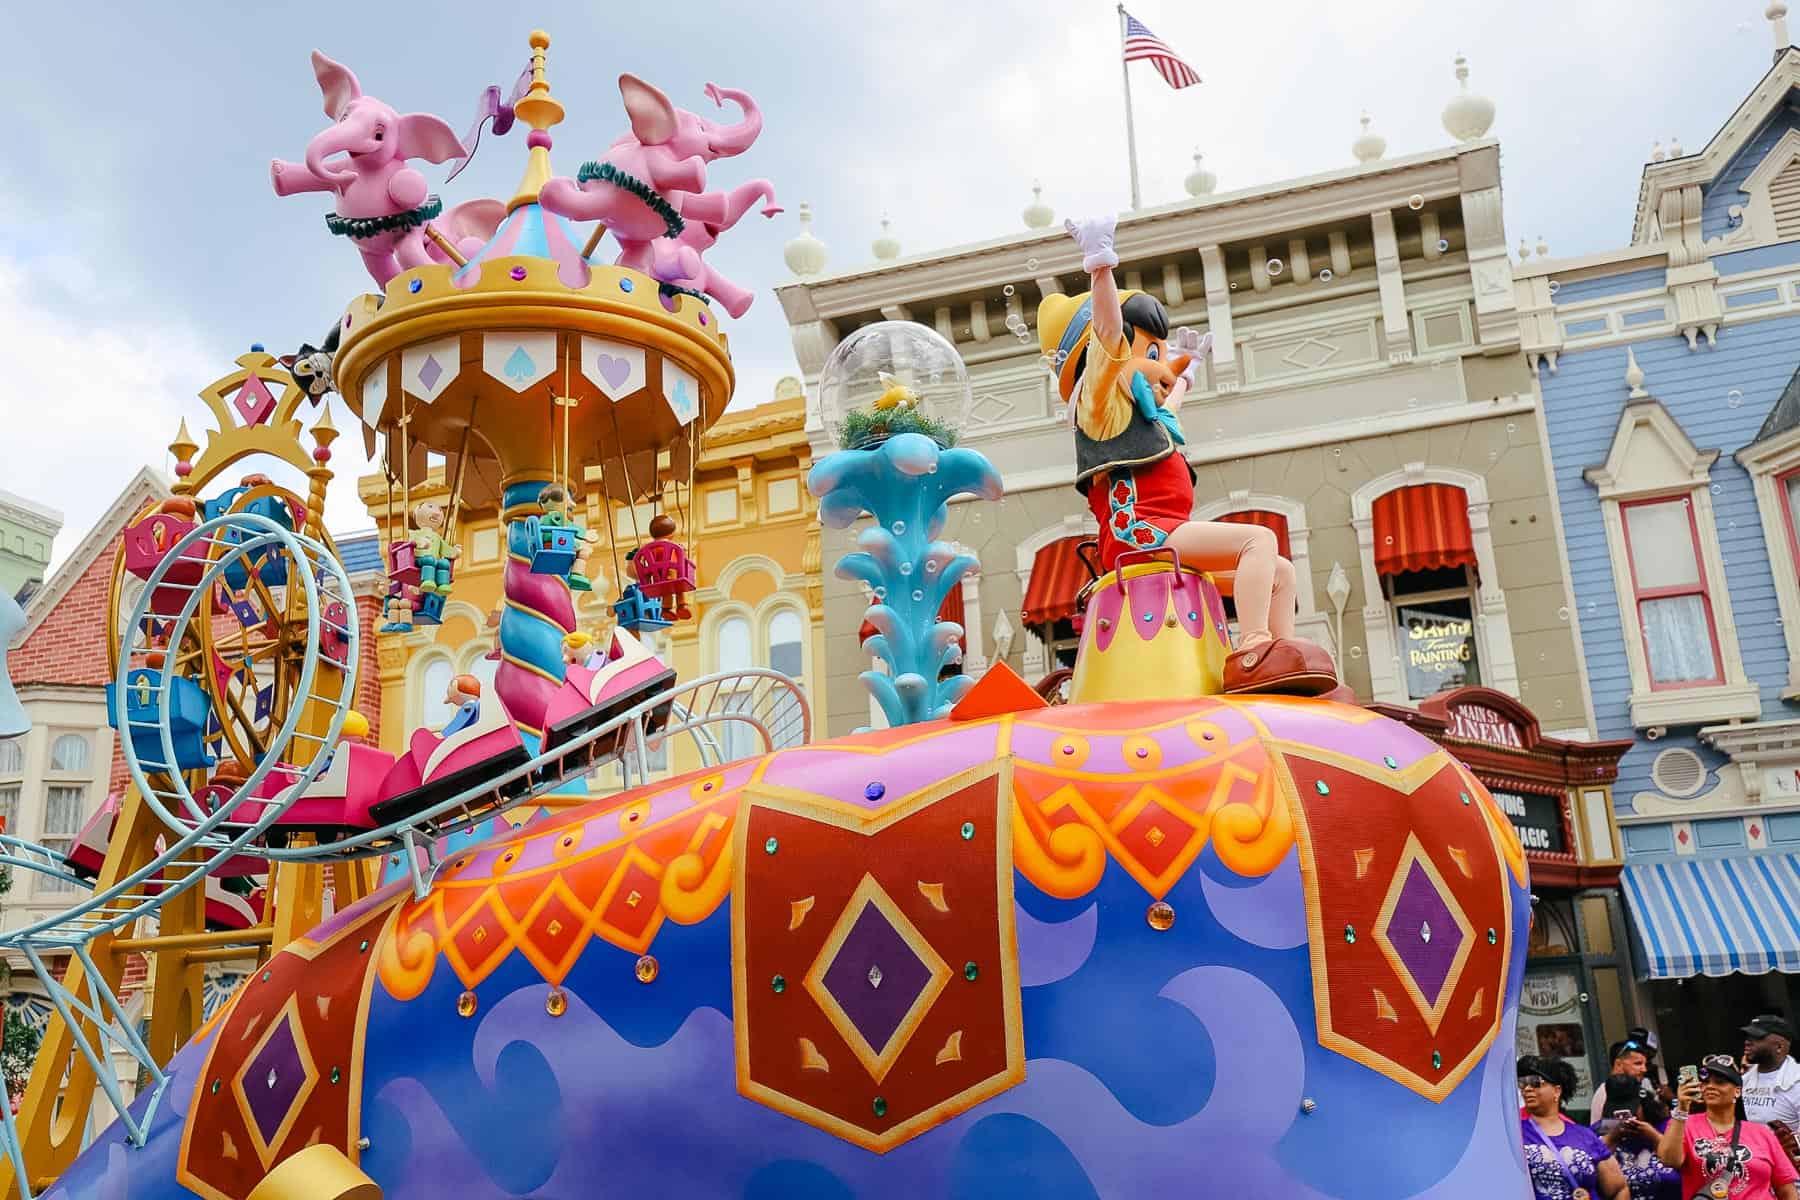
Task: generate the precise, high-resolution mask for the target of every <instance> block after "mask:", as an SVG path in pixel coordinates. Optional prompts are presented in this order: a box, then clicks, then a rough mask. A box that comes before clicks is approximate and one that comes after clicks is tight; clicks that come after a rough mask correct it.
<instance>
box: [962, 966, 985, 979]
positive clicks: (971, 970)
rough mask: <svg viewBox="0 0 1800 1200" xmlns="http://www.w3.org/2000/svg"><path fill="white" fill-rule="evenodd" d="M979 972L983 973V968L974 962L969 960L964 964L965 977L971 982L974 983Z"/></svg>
mask: <svg viewBox="0 0 1800 1200" xmlns="http://www.w3.org/2000/svg"><path fill="white" fill-rule="evenodd" d="M979 974H981V968H980V967H978V966H976V965H975V964H974V963H972V962H968V963H964V964H963V978H964V979H967V980H968V981H969V982H970V983H974V982H975V977H976V976H977V975H979Z"/></svg>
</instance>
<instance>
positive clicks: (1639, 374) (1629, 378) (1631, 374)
mask: <svg viewBox="0 0 1800 1200" xmlns="http://www.w3.org/2000/svg"><path fill="white" fill-rule="evenodd" d="M1625 386H1626V387H1628V388H1630V389H1631V390H1630V391H1629V392H1627V393H1626V397H1627V398H1628V399H1631V400H1648V399H1649V398H1650V393H1649V392H1646V391H1645V390H1644V368H1642V367H1640V366H1638V360H1637V352H1636V351H1634V350H1633V349H1632V348H1631V347H1630V346H1627V347H1625Z"/></svg>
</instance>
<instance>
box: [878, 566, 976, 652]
mask: <svg viewBox="0 0 1800 1200" xmlns="http://www.w3.org/2000/svg"><path fill="white" fill-rule="evenodd" d="M938 620H940V621H955V622H956V623H957V624H958V625H961V626H962V627H963V635H962V636H961V637H959V638H957V639H956V644H957V645H959V646H961V647H962V648H963V653H964V654H967V653H968V652H969V626H968V622H967V621H965V620H963V598H962V585H961V584H960V583H959V584H957V585H956V586H955V587H953V588H951V589H950V594H949V595H948V596H945V597H944V602H943V603H942V604H940V605H939V606H938ZM878 632H880V631H879V630H877V629H876V628H875V626H874V625H873V624H872V623H871V622H869V621H868V620H866V619H865V620H864V621H863V623H862V628H860V629H858V630H857V631H856V641H857V644H858V645H860V644H862V643H863V642H866V641H868V640H869V639H870V638H872V637H874V636H875V635H876V634H877V633H878Z"/></svg>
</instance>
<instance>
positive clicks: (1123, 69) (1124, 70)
mask: <svg viewBox="0 0 1800 1200" xmlns="http://www.w3.org/2000/svg"><path fill="white" fill-rule="evenodd" d="M1125 21H1126V17H1125V6H1124V5H1123V4H1121V5H1119V75H1120V76H1121V77H1122V78H1123V79H1124V80H1125V147H1126V150H1127V152H1128V153H1129V154H1130V156H1131V207H1132V208H1134V209H1136V208H1139V207H1141V205H1140V204H1139V200H1138V164H1137V126H1136V124H1135V123H1134V122H1133V120H1132V116H1131V64H1130V63H1128V62H1126V61H1125V30H1126V24H1125Z"/></svg>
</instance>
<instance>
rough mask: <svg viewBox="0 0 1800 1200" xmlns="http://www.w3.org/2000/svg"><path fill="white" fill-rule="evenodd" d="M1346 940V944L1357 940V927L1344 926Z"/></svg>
mask: <svg viewBox="0 0 1800 1200" xmlns="http://www.w3.org/2000/svg"><path fill="white" fill-rule="evenodd" d="M1344 940H1345V941H1346V942H1354V941H1355V940H1356V926H1354V925H1346V926H1344Z"/></svg>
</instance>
